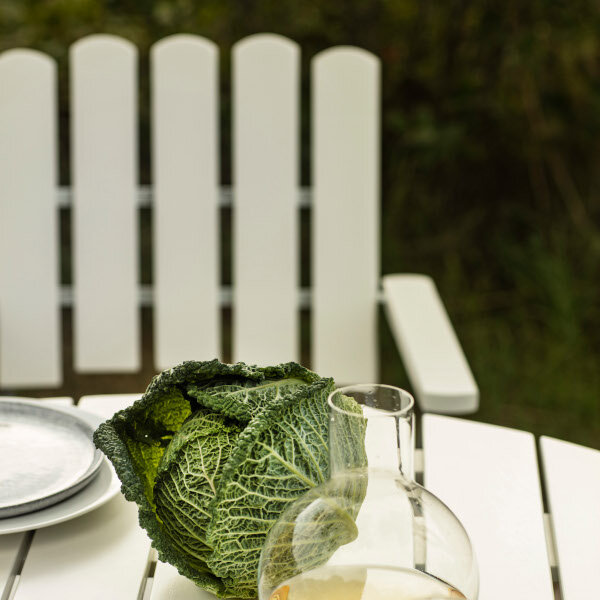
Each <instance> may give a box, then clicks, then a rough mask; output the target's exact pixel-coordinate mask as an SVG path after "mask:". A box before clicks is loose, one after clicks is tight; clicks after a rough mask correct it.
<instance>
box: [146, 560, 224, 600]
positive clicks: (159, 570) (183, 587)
mask: <svg viewBox="0 0 600 600" xmlns="http://www.w3.org/2000/svg"><path fill="white" fill-rule="evenodd" d="M215 598H216V596H215V595H214V594H211V593H210V592H207V591H205V590H202V589H201V588H199V587H198V586H197V585H196V584H194V583H193V582H192V581H190V580H189V579H187V578H185V577H183V575H180V574H179V573H178V572H177V569H176V568H175V567H173V566H171V565H169V564H167V563H163V562H160V561H159V562H158V563H157V564H156V571H155V572H154V581H153V583H152V591H151V593H150V600H215Z"/></svg>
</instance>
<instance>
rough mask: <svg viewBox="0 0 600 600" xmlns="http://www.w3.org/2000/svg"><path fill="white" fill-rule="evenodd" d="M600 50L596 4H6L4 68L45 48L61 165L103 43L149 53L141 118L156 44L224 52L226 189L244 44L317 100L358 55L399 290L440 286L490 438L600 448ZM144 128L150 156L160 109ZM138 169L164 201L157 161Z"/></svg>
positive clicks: (394, 378)
mask: <svg viewBox="0 0 600 600" xmlns="http://www.w3.org/2000/svg"><path fill="white" fill-rule="evenodd" d="M599 30H600V8H599V7H598V5H597V3H595V2H592V1H591V0H570V1H569V2H567V1H564V0H529V1H528V2H522V1H520V0H505V1H504V2H488V1H484V0H479V1H476V2H463V1H458V0H445V1H444V2H431V1H426V0H372V1H368V0H363V1H359V0H329V1H328V2H317V1H316V0H305V1H304V2H292V1H290V0H238V1H237V2H234V1H229V2H227V1H224V0H204V1H202V2H195V1H193V0H174V1H168V0H156V1H155V0H135V1H134V0H125V1H119V2H117V1H115V0H112V1H111V0H104V1H102V0H44V1H32V0H2V2H1V3H0V50H2V49H6V48H10V47H14V46H30V47H33V48H37V49H39V50H42V51H44V52H47V53H49V54H51V55H52V56H54V57H55V58H56V59H57V60H58V62H59V64H60V67H61V71H60V72H61V87H60V94H61V117H62V143H61V145H62V152H63V153H66V152H67V151H68V113H67V110H68V106H67V102H66V98H67V94H68V88H67V78H66V72H67V71H66V67H67V65H66V63H67V53H68V46H69V44H70V43H72V42H73V41H75V40H77V39H78V38H80V37H82V36H84V35H87V34H90V33H97V32H109V33H113V34H117V35H121V36H124V37H126V38H128V39H130V40H132V41H134V42H135V43H136V44H137V46H138V47H139V49H140V53H141V61H140V77H141V85H142V97H143V98H144V97H145V96H144V92H145V90H146V89H147V86H148V66H147V55H148V49H149V47H150V45H151V44H152V43H153V42H155V41H156V40H158V39H160V38H162V37H164V36H166V35H169V34H172V33H178V32H190V33H196V34H199V35H203V36H206V37H208V38H210V39H212V40H214V41H215V42H216V43H217V44H218V45H219V46H220V48H221V50H222V92H223V102H222V104H223V126H224V135H223V151H224V152H223V180H224V182H227V181H228V180H229V163H228V157H229V133H228V110H229V109H228V98H229V52H230V49H231V46H232V44H233V43H235V42H236V41H237V40H239V39H240V38H242V37H244V36H246V35H249V34H252V33H256V32H263V31H272V32H276V33H280V34H282V35H286V36H289V37H291V38H293V39H294V40H296V41H297V42H298V43H299V44H300V45H301V47H302V51H303V78H304V80H305V84H306V85H305V86H304V94H305V96H306V94H307V89H308V86H307V83H308V74H309V60H310V58H311V57H312V56H314V54H315V53H317V52H318V51H320V50H322V49H324V48H327V47H329V46H332V45H336V44H355V45H358V46H362V47H364V48H366V49H368V50H371V51H372V52H374V53H375V54H377V55H378V56H380V57H381V60H382V75H383V113H382V115H383V155H382V159H383V173H382V178H383V179H382V184H383V185H382V191H383V214H384V215H385V219H384V220H383V223H382V233H383V240H384V244H383V271H384V273H389V272H398V271H417V272H425V273H429V274H431V275H432V276H434V277H435V279H436V282H437V284H438V286H439V288H440V291H441V293H442V297H443V298H444V300H445V302H446V304H447V307H448V309H449V312H450V314H451V317H452V318H453V321H454V323H455V325H456V328H457V331H458V334H459V337H460V338H461V341H462V342H463V345H464V348H465V352H466V354H467V356H468V358H469V361H470V363H471V365H472V367H473V370H474V373H475V376H476V378H477V380H478V383H479V385H480V388H481V405H482V408H481V411H480V412H479V414H478V415H477V417H476V418H479V419H481V420H484V421H492V422H496V423H500V424H506V425H510V426H516V427H521V428H525V429H530V430H532V431H534V432H537V433H546V434H550V435H555V436H558V437H562V438H565V439H570V440H573V441H576V442H581V443H584V444H588V445H592V446H596V447H600V360H599V359H600V169H599V168H598V165H599V164H600V145H599V141H598V140H600V36H598V31H599ZM306 105H307V104H306V103H305V106H306ZM140 110H141V118H142V128H141V146H142V148H147V147H148V144H147V141H148V106H147V100H144V101H142V105H141V107H140ZM308 117H309V115H308V114H304V115H303V126H302V141H303V148H304V151H303V175H302V176H303V180H304V182H305V183H306V182H308V181H309V178H310V177H309V176H310V174H309V172H308V160H307V158H308V155H307V152H306V148H307V145H308V129H309V123H308ZM141 158H142V160H141V162H142V179H143V180H146V181H147V179H148V167H149V157H148V154H147V150H144V151H143V153H142V157H141ZM66 164H67V162H66V161H64V160H63V165H66ZM68 177H69V174H68V172H67V171H66V170H64V171H63V173H62V179H63V181H65V182H66V181H68ZM398 364H399V361H398V357H397V354H396V351H395V350H394V349H393V346H392V344H391V341H390V336H389V332H387V331H384V332H383V374H382V378H383V379H384V380H386V381H388V382H390V383H394V382H396V383H403V382H404V375H403V373H402V371H401V368H400V367H399V366H398Z"/></svg>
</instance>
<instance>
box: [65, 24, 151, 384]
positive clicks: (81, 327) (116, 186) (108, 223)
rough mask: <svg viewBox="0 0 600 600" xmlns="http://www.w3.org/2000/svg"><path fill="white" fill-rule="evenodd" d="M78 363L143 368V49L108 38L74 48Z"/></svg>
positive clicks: (89, 367) (104, 368)
mask: <svg viewBox="0 0 600 600" xmlns="http://www.w3.org/2000/svg"><path fill="white" fill-rule="evenodd" d="M70 62H71V96H72V98H71V100H72V102H71V107H72V113H71V117H72V121H71V127H72V167H73V168H72V171H73V190H74V197H75V203H74V209H75V210H74V220H73V230H74V236H75V237H74V256H75V261H74V281H75V311H74V346H75V347H74V355H75V356H74V361H75V369H76V370H78V371H81V372H116V371H134V370H136V369H138V368H139V367H140V361H141V349H140V345H141V337H140V318H139V314H138V304H137V282H138V223H137V210H136V194H137V190H136V185H137V114H136V111H137V50H136V48H135V46H134V45H133V44H131V43H130V42H128V41H126V40H124V39H121V38H117V37H115V36H110V35H92V36H88V37H85V38H83V39H81V40H79V41H77V42H76V43H75V44H73V45H72V46H71V49H70Z"/></svg>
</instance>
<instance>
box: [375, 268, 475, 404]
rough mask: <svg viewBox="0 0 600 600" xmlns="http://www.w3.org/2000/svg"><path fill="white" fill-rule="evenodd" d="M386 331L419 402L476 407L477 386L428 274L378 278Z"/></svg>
mask: <svg viewBox="0 0 600 600" xmlns="http://www.w3.org/2000/svg"><path fill="white" fill-rule="evenodd" d="M383 292H384V298H385V308H386V311H387V315H388V320H389V323H390V327H391V330H392V334H393V335H394V338H395V340H396V343H397V345H398V347H399V348H400V350H401V355H402V360H403V363H404V366H405V367H406V371H407V373H408V376H409V377H410V381H411V384H412V386H413V389H414V390H415V396H416V397H417V400H418V401H419V405H420V406H421V408H422V409H423V410H424V411H427V412H442V413H461V414H464V413H467V412H474V411H476V410H477V407H478V405H479V390H478V388H477V384H476V383H475V379H474V378H473V374H472V373H471V369H470V368H469V364H468V363H467V360H466V358H465V355H464V353H463V351H462V348H461V346H460V343H459V341H458V338H457V337H456V333H455V332H454V329H453V327H452V323H451V322H450V319H449V318H448V313H447V312H446V309H445V308H444V304H443V303H442V299H441V298H440V295H439V294H438V291H437V288H436V287H435V284H434V282H433V280H432V279H431V277H427V276H426V275H413V274H406V275H404V274H402V275H386V276H385V277H383Z"/></svg>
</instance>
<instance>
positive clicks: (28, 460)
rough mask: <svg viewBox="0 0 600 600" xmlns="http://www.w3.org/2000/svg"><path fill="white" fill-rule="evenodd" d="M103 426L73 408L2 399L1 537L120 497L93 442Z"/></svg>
mask: <svg viewBox="0 0 600 600" xmlns="http://www.w3.org/2000/svg"><path fill="white" fill-rule="evenodd" d="M102 421H103V418H102V417H99V416H96V415H93V414H91V413H86V412H84V411H82V410H80V409H77V408H73V407H58V406H51V405H49V404H47V403H45V402H39V401H35V400H25V399H15V398H9V399H2V398H0V534H3V533H15V532H17V531H25V530H28V529H35V528H39V527H44V526H47V525H52V524H54V523H58V522H60V521H65V520H67V519H71V518H73V517H75V516H78V515H80V514H83V513H85V512H88V511H90V510H92V509H94V508H96V507H97V506H99V505H100V504H102V503H104V502H106V500H108V499H109V498H110V497H112V496H114V495H115V494H116V493H117V492H118V490H119V485H118V482H117V480H116V477H115V476H114V472H113V471H112V468H111V467H110V466H109V465H108V464H107V463H106V461H105V460H104V459H103V455H102V453H101V452H100V451H99V450H98V449H96V448H95V447H94V443H93V441H92V435H93V433H94V430H95V429H96V428H97V427H98V425H99V424H100V423H101V422H102Z"/></svg>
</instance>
